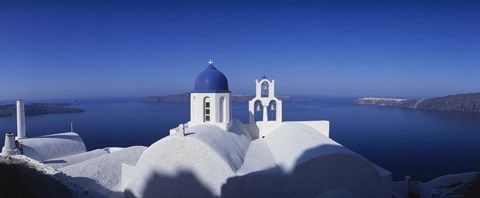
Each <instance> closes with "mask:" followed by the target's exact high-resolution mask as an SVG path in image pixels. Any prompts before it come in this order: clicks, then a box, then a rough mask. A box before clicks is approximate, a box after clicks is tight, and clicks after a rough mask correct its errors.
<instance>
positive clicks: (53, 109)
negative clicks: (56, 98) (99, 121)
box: [0, 103, 84, 117]
mask: <svg viewBox="0 0 480 198" xmlns="http://www.w3.org/2000/svg"><path fill="white" fill-rule="evenodd" d="M68 105H69V104H63V103H58V104H47V103H31V104H26V105H25V115H27V116H31V115H39V114H49V113H80V112H84V110H83V109H78V108H71V107H66V106H68ZM16 111H17V107H16V106H15V105H14V104H7V105H0V117H2V116H10V115H14V114H15V113H16Z"/></svg>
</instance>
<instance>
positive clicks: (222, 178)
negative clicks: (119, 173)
mask: <svg viewBox="0 0 480 198" xmlns="http://www.w3.org/2000/svg"><path fill="white" fill-rule="evenodd" d="M185 133H186V135H185V136H182V135H178V134H174V135H171V136H168V137H166V138H163V139H161V140H159V141H157V142H155V143H154V144H153V145H151V146H150V147H149V148H148V149H147V150H145V152H144V153H143V154H142V156H141V157H140V159H139V161H138V163H137V165H136V166H135V167H130V166H125V167H124V170H125V173H126V174H124V175H123V178H122V179H123V181H122V183H123V186H125V187H126V189H125V190H126V192H127V195H129V196H135V197H175V196H180V197H209V196H213V195H215V196H219V195H220V194H221V187H222V185H223V184H224V183H225V182H226V180H227V178H229V177H232V176H234V175H235V172H236V170H237V169H239V168H240V167H241V166H242V164H243V158H244V156H245V153H246V152H247V149H248V146H249V144H250V141H251V139H250V135H249V133H248V131H247V130H246V129H245V127H244V126H243V124H242V123H241V122H240V121H238V120H233V123H232V127H231V128H230V131H224V130H222V129H220V128H219V127H217V126H215V125H197V126H194V127H189V128H187V129H186V131H185ZM129 173H130V174H129Z"/></svg>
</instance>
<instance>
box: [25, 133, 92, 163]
mask: <svg viewBox="0 0 480 198" xmlns="http://www.w3.org/2000/svg"><path fill="white" fill-rule="evenodd" d="M19 141H20V144H21V147H22V151H23V154H24V155H26V156H28V157H30V158H32V159H35V160H37V161H45V160H48V159H53V158H59V157H65V156H70V155H75V154H79V153H83V152H85V151H86V150H87V149H86V148H85V144H84V143H83V140H82V138H81V137H80V136H79V135H78V134H77V133H74V132H67V133H57V134H52V135H45V136H39V137H35V138H24V139H20V140H19Z"/></svg>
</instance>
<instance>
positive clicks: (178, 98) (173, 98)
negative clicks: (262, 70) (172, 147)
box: [140, 93, 292, 103]
mask: <svg viewBox="0 0 480 198" xmlns="http://www.w3.org/2000/svg"><path fill="white" fill-rule="evenodd" d="M231 98H232V101H233V102H247V101H249V100H251V99H252V98H254V96H253V95H232V96H231ZM277 98H278V99H280V100H282V101H285V102H288V101H291V100H292V99H291V98H290V96H277ZM140 102H142V103H188V102H190V93H182V94H171V95H166V96H149V97H146V98H143V99H141V100H140Z"/></svg>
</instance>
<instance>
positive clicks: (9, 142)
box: [2, 133, 19, 156]
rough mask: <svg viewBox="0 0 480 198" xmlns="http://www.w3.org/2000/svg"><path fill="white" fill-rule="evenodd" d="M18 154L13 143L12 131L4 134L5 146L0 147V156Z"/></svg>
mask: <svg viewBox="0 0 480 198" xmlns="http://www.w3.org/2000/svg"><path fill="white" fill-rule="evenodd" d="M17 154H19V152H18V149H17V146H16V145H15V135H13V133H7V134H5V146H3V148H2V156H9V155H17Z"/></svg>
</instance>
